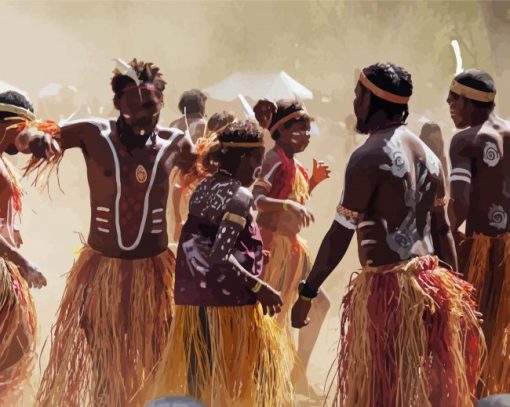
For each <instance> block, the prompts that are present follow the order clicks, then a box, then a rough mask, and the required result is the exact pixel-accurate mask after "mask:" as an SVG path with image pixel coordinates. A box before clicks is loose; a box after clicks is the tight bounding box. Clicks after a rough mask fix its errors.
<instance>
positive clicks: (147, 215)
mask: <svg viewBox="0 0 510 407" xmlns="http://www.w3.org/2000/svg"><path fill="white" fill-rule="evenodd" d="M111 85H112V89H113V92H114V98H113V102H114V105H115V107H116V108H117V109H118V110H119V112H120V114H119V117H118V119H117V120H116V121H108V120H101V119H91V120H85V121H76V122H70V123H67V124H65V125H63V126H62V127H60V128H57V129H56V131H54V140H56V141H57V142H58V143H59V144H60V147H61V149H62V151H63V152H65V151H66V150H67V149H69V148H79V149H81V151H82V152H83V155H84V157H85V162H86V165H87V176H88V182H89V189H90V209H91V215H92V216H91V220H90V232H89V237H88V241H87V243H86V244H85V246H84V247H83V249H82V250H81V253H80V255H79V257H78V259H77V260H76V262H75V264H74V266H73V268H72V269H71V271H70V273H69V275H68V278H67V283H66V288H65V292H64V296H63V298H62V301H61V304H60V308H59V312H58V316H57V321H56V324H55V327H54V330H53V338H52V346H51V351H50V356H49V363H48V366H47V368H46V370H45V372H44V375H43V378H42V383H41V386H40V388H39V392H38V404H39V405H41V406H66V407H75V406H76V407H78V406H80V407H81V406H143V405H144V403H145V402H147V401H148V400H149V397H150V396H151V393H152V388H151V386H152V384H153V381H154V374H155V372H156V370H157V367H158V364H159V361H160V358H161V352H162V349H163V348H164V346H165V345H166V342H167V338H168V335H169V331H170V323H171V319H172V312H173V284H174V269H175V258H174V255H173V254H172V253H171V252H170V250H169V249H168V237H167V232H166V229H167V228H166V217H165V214H166V205H167V198H168V188H169V185H168V179H169V174H170V171H171V170H172V169H173V168H174V167H176V166H177V167H179V168H182V169H186V168H189V166H191V165H192V164H193V161H194V158H195V155H194V149H193V144H192V142H191V140H190V139H189V137H187V136H185V135H184V133H182V132H181V131H178V130H176V129H166V128H160V127H158V126H157V123H158V119H159V114H160V110H161V107H162V105H163V91H164V89H165V82H164V81H163V79H162V77H161V73H160V72H159V68H157V67H156V66H154V65H153V64H152V63H145V62H143V61H137V60H136V59H133V60H132V61H131V62H130V63H129V64H126V63H125V62H124V61H121V60H117V68H116V69H115V71H114V76H113V78H112V82H111ZM61 159H62V155H60V156H58V155H57V156H54V158H52V159H51V161H49V162H48V161H46V162H42V161H36V160H32V162H31V163H30V164H29V166H28V172H35V173H36V182H38V181H40V180H43V181H45V180H44V179H43V178H41V177H43V176H44V175H45V170H51V169H54V168H55V167H56V166H57V165H58V163H59V162H60V160H61Z"/></svg>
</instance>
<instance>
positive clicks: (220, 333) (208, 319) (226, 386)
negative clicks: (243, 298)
mask: <svg viewBox="0 0 510 407" xmlns="http://www.w3.org/2000/svg"><path fill="white" fill-rule="evenodd" d="M175 308H176V311H175V318H174V320H173V324H172V329H171V335H170V340H169V344H168V346H167V348H166V350H165V353H164V356H163V361H164V362H163V365H162V367H161V369H160V370H159V372H158V378H157V380H156V381H157V383H158V392H157V394H155V397H154V398H158V397H162V396H168V395H176V396H191V397H193V398H196V399H198V400H200V401H202V402H203V403H204V404H205V405H207V406H208V407H238V406H239V407H248V406H249V407H252V406H253V407H255V406H256V407H281V406H289V405H293V404H294V403H293V388H292V384H291V380H290V374H291V370H292V367H293V365H294V357H295V356H294V353H293V350H292V346H291V344H290V343H289V342H288V341H287V338H286V335H283V334H282V332H281V329H280V328H279V327H278V324H277V323H276V322H275V321H274V319H272V318H270V317H269V316H264V315H263V313H262V310H261V308H260V306H259V305H246V306H240V307H199V306H191V305H177V306H176V307H175Z"/></svg>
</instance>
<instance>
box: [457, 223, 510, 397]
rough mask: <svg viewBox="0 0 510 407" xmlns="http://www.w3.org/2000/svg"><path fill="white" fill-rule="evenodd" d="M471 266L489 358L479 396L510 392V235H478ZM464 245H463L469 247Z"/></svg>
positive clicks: (468, 270) (471, 281) (470, 270)
mask: <svg viewBox="0 0 510 407" xmlns="http://www.w3.org/2000/svg"><path fill="white" fill-rule="evenodd" d="M468 240H471V241H472V246H471V249H470V254H469V262H468V266H467V278H468V281H469V282H470V283H471V284H473V286H474V287H475V288H476V290H477V295H478V298H479V300H478V301H479V304H480V312H481V313H482V314H483V320H484V322H483V329H484V332H485V336H486V337H487V346H488V357H487V363H486V364H485V366H484V369H483V370H482V382H483V386H480V387H481V388H480V389H479V396H480V397H485V396H488V395H492V394H498V393H508V392H509V391H510V234H508V233H507V234H504V235H502V236H499V237H493V238H491V237H488V236H484V235H481V234H475V235H474V236H472V237H471V238H467V239H465V243H467V241H468ZM465 243H463V244H465Z"/></svg>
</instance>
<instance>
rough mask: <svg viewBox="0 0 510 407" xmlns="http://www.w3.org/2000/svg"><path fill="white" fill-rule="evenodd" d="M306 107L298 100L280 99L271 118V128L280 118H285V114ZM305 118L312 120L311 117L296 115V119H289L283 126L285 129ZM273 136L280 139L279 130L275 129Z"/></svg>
mask: <svg viewBox="0 0 510 407" xmlns="http://www.w3.org/2000/svg"><path fill="white" fill-rule="evenodd" d="M304 109H305V108H304V106H303V104H302V103H301V102H299V101H297V100H278V101H277V102H276V112H275V113H274V114H273V116H272V118H271V124H270V125H269V128H271V127H272V126H273V125H274V124H275V123H276V122H278V121H279V120H280V119H283V118H284V117H285V116H288V115H289V114H291V113H294V112H299V111H300V110H304ZM303 120H310V119H309V118H307V119H305V118H301V117H296V118H295V119H291V120H289V121H288V122H287V123H285V124H284V125H283V126H282V127H283V128H285V129H288V128H289V127H290V126H292V125H293V124H294V123H298V122H300V121H303ZM271 137H272V139H273V140H278V139H279V138H280V132H279V130H275V131H274V132H273V134H272V135H271Z"/></svg>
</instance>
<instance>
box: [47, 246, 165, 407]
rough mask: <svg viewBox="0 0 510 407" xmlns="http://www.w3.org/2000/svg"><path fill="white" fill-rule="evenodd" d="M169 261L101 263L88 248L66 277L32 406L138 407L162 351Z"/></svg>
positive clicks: (144, 399)
mask: <svg viewBox="0 0 510 407" xmlns="http://www.w3.org/2000/svg"><path fill="white" fill-rule="evenodd" d="M174 270H175V258H174V256H173V254H172V253H171V252H170V250H167V251H165V252H163V253H162V254H160V255H158V256H155V257H152V258H146V259H136V260H124V259H118V258H110V257H105V256H102V255H101V254H99V253H98V252H96V251H94V250H92V249H91V248H89V247H85V248H83V249H82V251H81V254H80V256H79V258H78V259H77V261H76V262H75V264H74V266H73V268H72V269H71V271H70V273H69V276H68V278H67V284H66V288H65V292H64V296H63V299H62V301H61V304H60V308H59V311H58V317H57V322H56V324H55V326H54V328H53V335H52V344H51V345H52V346H51V351H50V358H49V363H48V367H47V368H46V371H45V372H44V375H43V378H42V383H41V386H40V389H39V393H38V404H39V405H40V406H51V407H75V406H76V407H78V406H79V407H81V406H95V407H96V406H108V407H117V406H119V407H120V406H123V407H124V406H143V405H144V403H145V402H147V401H148V400H149V393H150V392H151V390H152V389H151V386H152V384H153V379H154V374H155V372H156V369H157V367H158V363H159V361H160V358H161V352H162V351H163V348H164V347H165V345H166V344H167V340H168V335H169V331H170V323H171V319H172V312H173V287H174Z"/></svg>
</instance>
